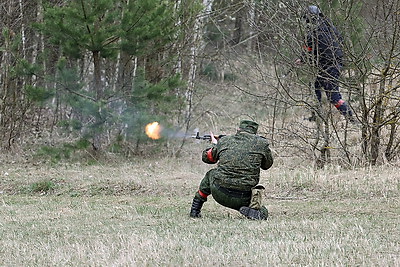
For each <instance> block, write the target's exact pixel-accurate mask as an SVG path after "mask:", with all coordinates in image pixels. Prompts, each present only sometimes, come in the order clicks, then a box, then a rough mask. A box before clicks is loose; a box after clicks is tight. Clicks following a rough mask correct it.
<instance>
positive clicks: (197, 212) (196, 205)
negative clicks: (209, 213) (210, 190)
mask: <svg viewBox="0 0 400 267" xmlns="http://www.w3.org/2000/svg"><path fill="white" fill-rule="evenodd" d="M203 204H204V201H202V200H200V199H198V198H193V202H192V208H191V210H190V217H192V218H200V217H201V208H202V207H203Z"/></svg>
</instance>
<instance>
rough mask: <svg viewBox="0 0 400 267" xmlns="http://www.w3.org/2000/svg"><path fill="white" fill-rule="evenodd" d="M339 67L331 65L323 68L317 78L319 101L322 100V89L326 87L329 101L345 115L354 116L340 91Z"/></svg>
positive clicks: (316, 86) (316, 90)
mask: <svg viewBox="0 0 400 267" xmlns="http://www.w3.org/2000/svg"><path fill="white" fill-rule="evenodd" d="M339 76H340V68H339V67H329V68H326V69H323V70H321V71H320V72H319V73H318V76H317V78H316V80H315V84H314V86H315V94H316V96H317V99H318V101H319V102H321V100H322V90H321V89H324V91H325V94H326V97H327V98H328V100H329V102H330V103H332V104H333V105H335V107H336V108H337V109H338V110H339V111H340V113H342V114H343V115H345V116H352V112H351V110H350V108H349V107H348V105H347V104H346V103H345V102H344V100H343V99H342V95H341V94H340V91H339Z"/></svg>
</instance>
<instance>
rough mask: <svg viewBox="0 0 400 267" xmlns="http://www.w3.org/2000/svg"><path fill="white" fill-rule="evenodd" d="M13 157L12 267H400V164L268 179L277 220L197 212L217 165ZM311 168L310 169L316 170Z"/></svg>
mask: <svg viewBox="0 0 400 267" xmlns="http://www.w3.org/2000/svg"><path fill="white" fill-rule="evenodd" d="M203 146H204V144H196V146H195V147H194V148H193V151H196V150H197V151H198V154H197V155H195V153H191V154H190V155H191V156H188V155H186V156H185V157H182V158H180V159H174V158H163V159H140V160H136V161H134V162H126V161H125V162H118V163H117V162H115V163H108V164H102V163H100V162H98V163H97V164H94V165H87V166H85V165H81V164H72V163H70V164H57V165H48V164H39V163H36V164H34V163H32V162H28V161H11V160H9V159H2V160H1V161H2V162H1V169H0V206H1V208H0V265H1V266H200V265H207V266H256V265H257V266H400V198H399V196H400V194H399V191H400V182H399V181H400V179H399V178H400V173H399V172H398V167H399V166H398V165H384V166H380V167H375V168H363V169H349V170H342V169H339V168H337V167H332V168H330V167H326V168H325V169H323V170H315V169H312V168H311V167H296V168H293V167H291V166H289V165H287V164H286V163H285V162H284V161H282V160H281V159H279V158H277V159H276V162H275V164H274V166H273V167H272V169H270V170H268V171H263V172H262V177H261V182H262V183H263V184H264V185H265V186H266V188H267V189H266V191H265V198H264V200H265V204H266V206H267V207H268V208H269V211H270V217H269V219H268V220H267V221H262V222H259V221H250V220H247V219H245V218H244V217H243V216H241V215H240V214H239V213H238V212H236V211H233V210H229V209H227V208H224V207H222V206H220V205H218V204H216V203H215V202H214V201H213V200H212V199H210V200H209V201H208V202H207V203H205V205H204V207H203V212H202V213H203V218H201V219H191V218H189V216H188V213H189V210H190V204H191V200H192V197H193V195H194V192H195V191H196V189H197V186H198V183H199V181H200V180H201V178H202V177H203V175H204V173H205V172H206V171H207V170H208V169H209V168H211V167H212V166H209V165H206V164H204V163H202V162H201V161H200V159H199V154H200V151H201V148H202V147H203ZM302 166H305V165H304V164H303V165H302Z"/></svg>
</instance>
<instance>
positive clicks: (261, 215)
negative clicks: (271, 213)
mask: <svg viewBox="0 0 400 267" xmlns="http://www.w3.org/2000/svg"><path fill="white" fill-rule="evenodd" d="M239 212H240V213H241V214H243V215H244V216H246V217H247V218H248V219H252V220H266V219H267V218H268V210H267V208H266V207H264V206H262V207H261V209H259V210H256V209H252V208H250V207H241V208H240V209H239Z"/></svg>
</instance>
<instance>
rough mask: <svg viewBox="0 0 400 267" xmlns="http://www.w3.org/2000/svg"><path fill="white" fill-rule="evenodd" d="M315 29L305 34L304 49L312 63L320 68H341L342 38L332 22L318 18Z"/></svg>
mask: <svg viewBox="0 0 400 267" xmlns="http://www.w3.org/2000/svg"><path fill="white" fill-rule="evenodd" d="M317 23H318V25H317V26H316V28H315V29H313V30H311V31H310V32H309V33H308V35H307V44H306V50H307V52H308V55H309V56H311V57H312V60H313V61H314V63H315V64H316V65H317V66H318V67H319V68H322V69H327V68H330V67H337V68H341V66H342V65H343V50H342V45H343V38H342V36H341V34H340V33H339V31H338V30H337V29H336V27H335V26H334V25H333V24H332V22H331V21H330V20H328V19H326V18H320V19H319V21H318V22H317Z"/></svg>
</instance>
